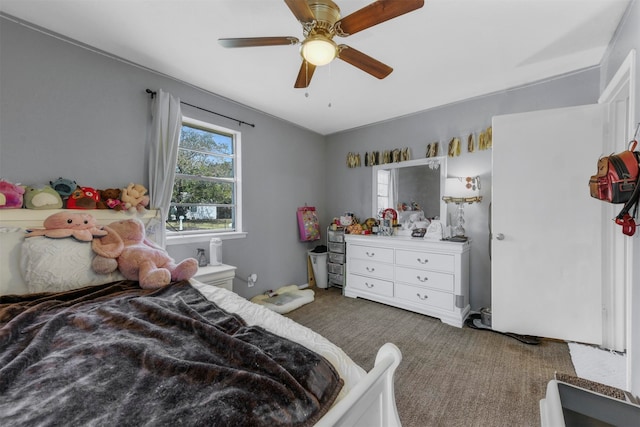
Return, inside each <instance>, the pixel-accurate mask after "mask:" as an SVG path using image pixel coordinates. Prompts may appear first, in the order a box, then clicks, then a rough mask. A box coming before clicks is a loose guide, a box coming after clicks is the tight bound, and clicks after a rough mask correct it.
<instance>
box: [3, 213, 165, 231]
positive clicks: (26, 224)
mask: <svg viewBox="0 0 640 427" xmlns="http://www.w3.org/2000/svg"><path fill="white" fill-rule="evenodd" d="M58 212H73V213H87V214H90V215H92V216H93V217H94V218H95V219H96V222H97V223H98V225H108V224H110V223H112V222H114V221H119V220H121V219H127V218H134V217H135V218H139V219H141V220H142V222H144V223H145V224H147V223H148V222H149V220H151V219H154V218H157V217H158V215H159V213H158V210H156V209H152V210H147V211H145V212H144V213H129V212H125V211H116V210H112V209H0V225H2V226H5V227H8V226H13V227H20V228H30V227H40V228H42V223H43V222H44V220H45V219H47V217H49V216H50V215H53V214H55V213H58Z"/></svg>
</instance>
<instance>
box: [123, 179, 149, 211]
mask: <svg viewBox="0 0 640 427" xmlns="http://www.w3.org/2000/svg"><path fill="white" fill-rule="evenodd" d="M146 194H147V189H146V188H145V187H144V186H143V185H142V184H134V183H130V184H129V185H127V188H123V189H122V194H121V195H120V200H122V203H123V205H124V209H125V210H127V211H129V212H130V213H136V212H144V211H145V210H146V207H147V206H148V205H149V196H147V195H146Z"/></svg>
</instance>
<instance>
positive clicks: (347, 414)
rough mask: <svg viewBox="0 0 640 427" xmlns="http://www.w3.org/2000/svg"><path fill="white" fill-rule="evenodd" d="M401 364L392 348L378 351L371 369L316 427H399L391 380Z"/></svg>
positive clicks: (389, 344)
mask: <svg viewBox="0 0 640 427" xmlns="http://www.w3.org/2000/svg"><path fill="white" fill-rule="evenodd" d="M401 360H402V353H400V349H399V348H398V347H396V346H395V345H394V344H391V343H386V344H385V345H383V346H382V347H380V349H379V350H378V354H377V355H376V362H375V366H374V367H373V369H371V371H369V373H368V374H367V375H366V376H365V377H364V378H363V379H362V380H361V381H360V382H358V384H356V386H355V387H353V389H351V391H350V392H349V394H347V395H346V396H345V397H344V398H343V399H342V400H341V401H339V402H338V403H337V404H336V405H335V406H334V407H333V408H331V410H330V411H329V412H327V414H326V415H325V416H324V417H322V419H321V420H320V421H319V422H318V423H317V424H316V427H331V426H348V427H353V426H363V427H374V426H379V427H396V426H397V427H399V426H400V425H401V424H400V418H399V417H398V409H397V408H396V399H395V393H394V386H393V376H394V373H395V370H396V368H397V367H398V365H399V364H400V361H401Z"/></svg>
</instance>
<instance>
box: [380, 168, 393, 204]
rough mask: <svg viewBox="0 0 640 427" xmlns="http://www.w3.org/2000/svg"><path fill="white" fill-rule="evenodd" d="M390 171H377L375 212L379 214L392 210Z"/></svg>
mask: <svg viewBox="0 0 640 427" xmlns="http://www.w3.org/2000/svg"><path fill="white" fill-rule="evenodd" d="M391 181H392V179H391V170H389V169H381V170H379V171H378V181H377V182H378V189H377V193H376V196H377V203H376V206H377V210H376V212H377V213H378V214H379V213H381V212H382V211H383V210H385V209H387V208H394V207H395V206H393V193H392V191H391V189H392V184H393V183H392V182H391Z"/></svg>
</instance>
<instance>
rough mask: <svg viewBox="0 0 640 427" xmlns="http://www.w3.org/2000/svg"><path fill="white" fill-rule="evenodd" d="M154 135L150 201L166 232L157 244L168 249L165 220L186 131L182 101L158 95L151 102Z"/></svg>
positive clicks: (150, 153) (150, 143) (150, 149)
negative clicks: (179, 149) (183, 127)
mask: <svg viewBox="0 0 640 427" xmlns="http://www.w3.org/2000/svg"><path fill="white" fill-rule="evenodd" d="M151 115H152V121H151V131H150V132H149V141H148V147H149V158H148V161H149V163H148V165H149V197H150V199H151V204H152V205H153V206H152V207H154V208H156V209H158V210H159V211H160V212H159V218H160V221H161V223H160V226H161V227H162V231H161V232H160V233H157V235H158V237H159V240H160V241H157V242H156V243H157V244H159V245H160V246H162V247H165V246H166V235H165V234H166V233H165V231H164V220H165V219H166V218H167V214H168V212H169V205H170V203H171V193H172V191H173V183H174V180H175V175H176V162H177V160H178V144H179V143H180V130H181V129H182V110H181V108H180V98H176V97H174V96H173V95H171V94H169V93H167V92H164V91H163V90H162V89H159V90H158V91H156V96H155V97H154V98H153V99H152V101H151Z"/></svg>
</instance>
